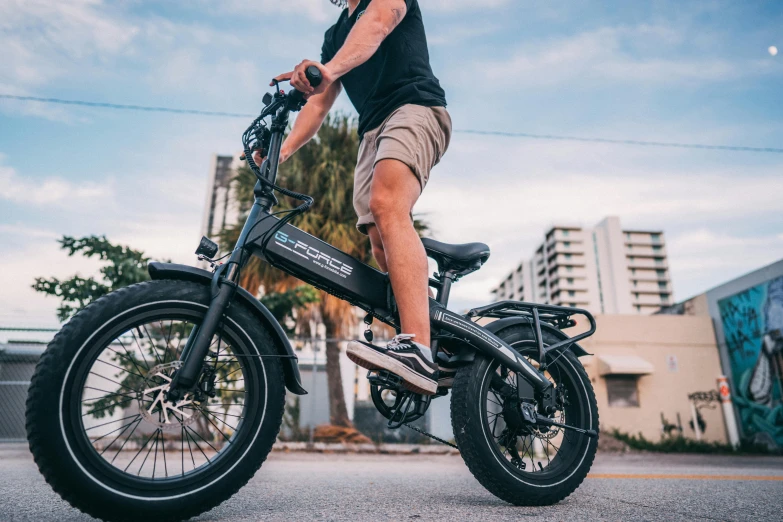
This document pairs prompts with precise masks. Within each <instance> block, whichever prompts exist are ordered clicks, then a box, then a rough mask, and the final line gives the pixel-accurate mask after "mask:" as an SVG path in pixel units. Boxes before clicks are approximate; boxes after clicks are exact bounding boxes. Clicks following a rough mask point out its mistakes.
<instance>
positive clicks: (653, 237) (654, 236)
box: [650, 234, 661, 243]
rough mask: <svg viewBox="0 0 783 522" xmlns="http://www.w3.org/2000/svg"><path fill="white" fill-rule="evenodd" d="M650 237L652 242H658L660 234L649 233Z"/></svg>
mask: <svg viewBox="0 0 783 522" xmlns="http://www.w3.org/2000/svg"><path fill="white" fill-rule="evenodd" d="M650 239H652V242H653V243H658V242H659V241H660V240H661V235H660V234H650Z"/></svg>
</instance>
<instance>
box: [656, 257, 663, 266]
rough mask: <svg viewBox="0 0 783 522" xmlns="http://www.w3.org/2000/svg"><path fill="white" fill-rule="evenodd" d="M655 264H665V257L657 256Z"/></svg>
mask: <svg viewBox="0 0 783 522" xmlns="http://www.w3.org/2000/svg"><path fill="white" fill-rule="evenodd" d="M655 264H656V265H662V264H663V258H662V257H656V258H655Z"/></svg>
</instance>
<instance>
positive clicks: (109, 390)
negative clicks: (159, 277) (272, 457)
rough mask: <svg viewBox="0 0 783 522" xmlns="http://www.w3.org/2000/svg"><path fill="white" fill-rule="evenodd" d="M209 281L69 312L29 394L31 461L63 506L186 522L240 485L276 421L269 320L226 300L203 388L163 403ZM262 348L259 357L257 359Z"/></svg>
mask: <svg viewBox="0 0 783 522" xmlns="http://www.w3.org/2000/svg"><path fill="white" fill-rule="evenodd" d="M209 303H210V289H209V287H206V286H203V285H198V284H195V283H191V282H184V281H151V282H146V283H141V284H138V285H133V286H130V287H127V288H124V289H121V290H119V291H117V292H113V293H111V294H109V295H107V296H105V297H102V298H101V299H99V300H97V301H96V302H94V303H92V304H91V305H89V306H88V307H86V308H85V309H84V310H82V311H81V312H79V313H78V314H77V315H76V316H74V317H73V318H72V319H71V320H70V321H69V322H68V323H67V324H66V325H65V326H64V327H63V329H62V330H61V331H60V333H58V334H57V336H56V337H55V338H54V339H53V340H52V342H51V343H50V345H49V346H48V348H47V349H46V351H45V352H44V354H43V356H42V357H41V360H40V361H39V363H38V365H37V367H36V370H35V374H34V376H33V378H32V383H31V385H30V390H29V395H28V401H27V433H28V440H29V442H30V449H31V450H32V453H33V456H34V458H35V462H36V463H37V464H38V467H39V469H40V470H41V473H42V474H43V475H44V477H45V478H46V480H47V482H48V483H49V484H50V485H51V486H52V488H53V489H54V490H55V491H56V492H57V493H58V494H59V495H60V496H62V497H63V498H64V499H65V500H67V501H68V502H69V503H70V504H71V505H73V506H74V507H76V508H78V509H80V510H81V511H84V512H85V513H88V514H90V515H92V516H94V517H97V518H101V519H105V520H182V519H186V518H190V517H192V516H195V515H197V514H199V513H202V512H204V511H207V510H209V509H211V508H213V507H215V506H216V505H218V504H219V503H221V502H223V501H224V500H226V499H227V498H228V497H230V496H231V495H233V494H234V493H235V492H236V491H237V490H238V489H239V488H240V487H242V486H243V485H245V483H247V481H248V480H250V478H251V477H252V476H253V474H254V473H255V472H256V471H257V470H258V468H259V467H260V466H261V463H262V462H263V461H264V459H265V458H266V456H267V455H268V453H269V451H270V450H271V448H272V445H273V444H274V441H275V439H276V437H277V433H278V430H279V428H280V424H281V420H282V414H283V403H284V399H285V388H284V382H283V375H282V367H281V364H280V361H279V360H277V359H275V358H274V355H275V354H276V350H275V345H274V342H273V341H272V338H271V337H270V335H269V334H268V332H267V331H266V329H265V327H264V326H263V325H262V324H261V322H260V321H258V319H257V318H256V317H255V316H254V315H253V313H252V312H251V311H250V310H249V309H248V308H246V307H244V306H242V305H241V304H240V303H233V304H232V305H231V306H230V307H229V308H228V310H227V311H226V314H225V316H224V319H223V321H222V323H221V326H220V328H219V329H218V331H217V332H216V334H215V336H214V338H213V342H212V346H211V347H210V349H209V355H208V356H207V358H206V360H205V368H208V370H209V372H208V373H209V374H210V378H209V379H208V382H207V381H202V385H203V386H204V388H205V393H200V394H198V395H193V394H187V395H185V396H184V397H183V398H182V400H180V401H177V402H176V403H171V402H167V401H165V400H164V399H165V394H166V391H167V390H168V384H169V383H170V382H171V379H172V375H173V373H174V372H175V371H176V369H177V368H178V365H179V362H178V360H179V356H180V355H181V351H182V349H183V348H184V347H185V346H186V345H187V341H188V337H189V336H190V335H191V334H192V333H193V332H194V328H195V327H197V326H198V325H199V324H200V323H201V322H202V320H203V317H204V314H205V313H206V311H207V309H208V307H209ZM261 356H266V357H263V358H262V357H261Z"/></svg>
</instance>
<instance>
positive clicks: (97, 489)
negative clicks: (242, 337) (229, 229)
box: [26, 280, 285, 521]
mask: <svg viewBox="0 0 783 522" xmlns="http://www.w3.org/2000/svg"><path fill="white" fill-rule="evenodd" d="M156 300H158V301H169V300H179V301H186V302H191V303H198V304H200V305H209V302H210V289H209V287H208V286H205V285H200V284H197V283H192V282H187V281H169V280H159V281H148V282H144V283H139V284H136V285H133V286H129V287H126V288H123V289H120V290H117V291H115V292H112V293H111V294H108V295H106V296H104V297H101V298H100V299H98V300H96V301H95V302H93V303H91V304H90V305H88V306H87V307H85V308H84V309H83V310H82V311H80V312H79V313H77V314H76V315H75V316H74V317H73V318H72V319H71V320H70V321H68V323H67V324H66V325H65V326H63V328H62V329H61V330H60V332H59V333H58V334H57V335H56V336H55V337H54V339H53V340H52V342H51V343H49V346H48V347H47V349H46V351H45V352H44V353H43V355H42V356H41V359H40V360H39V362H38V364H37V366H36V369H35V373H34V375H33V377H32V379H31V384H30V388H29V392H28V398H27V411H26V428H27V438H28V442H29V445H30V451H31V452H32V454H33V458H34V460H35V463H36V464H37V465H38V468H39V470H40V471H41V474H42V475H43V476H44V478H45V479H46V481H47V482H48V483H49V485H50V486H51V487H52V489H54V491H55V492H56V493H57V494H58V495H60V496H61V497H62V498H63V499H64V500H66V501H67V502H68V503H69V504H71V505H72V506H73V507H75V508H76V509H78V510H80V511H82V512H84V513H87V514H88V515H91V516H93V517H96V518H99V519H103V520H111V521H133V520H136V521H137V520H156V521H157V520H161V521H173V520H184V519H188V518H191V517H194V516H196V515H198V514H200V513H203V512H205V511H208V510H210V509H212V508H214V507H215V506H217V505H219V504H220V503H222V502H224V501H225V500H227V499H228V498H229V497H231V496H232V495H234V494H235V493H236V492H237V491H238V490H239V489H240V488H241V487H243V486H244V485H245V484H246V483H247V482H248V481H249V480H250V479H251V478H252V477H253V475H254V474H255V472H256V471H258V469H259V468H260V467H261V465H262V464H263V462H264V460H265V459H266V457H267V455H268V454H269V452H270V451H271V449H272V445H273V444H274V442H275V440H276V438H277V434H278V432H279V429H280V425H281V423H282V417H283V409H284V403H285V386H284V379H283V371H282V366H281V364H280V362H279V361H278V360H277V359H274V358H271V359H270V358H266V359H263V369H264V375H265V379H266V390H267V397H266V411H265V412H264V417H263V421H262V424H261V427H260V430H259V433H258V436H257V437H256V438H255V440H254V441H252V442H250V443H249V445H248V446H249V449H248V451H247V453H246V454H245V455H244V458H242V460H241V461H240V462H239V463H238V464H237V465H236V466H235V467H234V468H233V469H231V470H230V471H227V472H226V473H225V474H224V475H223V476H222V477H220V478H219V480H218V481H217V482H216V483H214V484H212V485H211V486H209V487H208V488H206V489H203V490H201V491H199V492H198V493H188V494H186V495H185V496H184V497H181V498H176V499H171V500H156V501H145V500H138V499H133V498H127V497H125V496H122V495H119V494H116V493H113V492H111V491H109V490H107V489H105V488H104V487H102V486H100V485H98V484H96V483H95V481H93V480H92V479H91V478H90V477H89V476H88V475H86V474H85V473H84V472H83V471H82V469H81V468H80V466H79V465H77V463H76V462H75V461H74V458H73V457H72V455H71V453H70V452H69V451H68V449H67V446H66V442H65V441H64V438H63V435H62V431H61V421H60V414H59V402H60V395H61V389H62V385H63V379H64V378H65V375H66V372H67V368H68V367H69V366H70V364H71V361H72V360H73V358H74V356H75V354H76V352H77V350H78V349H79V347H80V346H81V345H82V344H83V343H84V342H85V341H86V340H87V339H88V338H89V336H90V335H91V334H92V332H93V331H94V330H95V329H96V328H99V327H100V326H101V325H103V324H104V323H105V322H106V321H107V320H108V319H109V318H112V317H114V316H117V315H118V314H120V313H122V312H124V311H126V310H129V309H130V308H131V307H133V306H137V305H139V304H145V303H152V302H155V301H156ZM226 314H227V317H228V318H230V319H231V320H233V321H234V322H235V323H236V324H238V325H240V326H241V328H242V329H243V330H244V332H245V333H246V334H247V337H248V338H249V340H250V341H251V342H252V343H253V345H254V346H255V347H256V348H257V349H258V351H259V352H260V353H262V354H268V355H272V354H275V353H276V350H275V343H274V341H273V339H272V337H271V336H270V334H269V333H268V331H267V330H266V328H265V327H264V325H263V324H262V323H261V322H260V321H259V320H258V319H257V318H256V317H255V315H254V314H253V312H252V311H251V310H250V309H249V308H247V307H246V306H244V305H242V304H241V303H238V302H234V303H232V304H231V306H230V307H229V309H228V310H227V312H226ZM255 360H258V359H255ZM258 364H261V363H258ZM205 479H211V477H205ZM194 489H196V488H194Z"/></svg>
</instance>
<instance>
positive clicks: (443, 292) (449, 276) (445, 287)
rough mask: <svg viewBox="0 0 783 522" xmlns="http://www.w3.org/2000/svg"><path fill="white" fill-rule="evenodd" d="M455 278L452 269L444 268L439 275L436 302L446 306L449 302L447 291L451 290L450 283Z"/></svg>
mask: <svg viewBox="0 0 783 522" xmlns="http://www.w3.org/2000/svg"><path fill="white" fill-rule="evenodd" d="M456 278H457V276H456V273H455V272H454V271H453V270H446V271H445V272H443V273H442V274H441V275H440V283H441V286H440V289H439V290H438V297H437V301H438V303H439V304H440V305H441V306H443V307H444V308H446V305H448V304H449V293H450V292H451V283H453V282H454V280H455V279H456Z"/></svg>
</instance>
